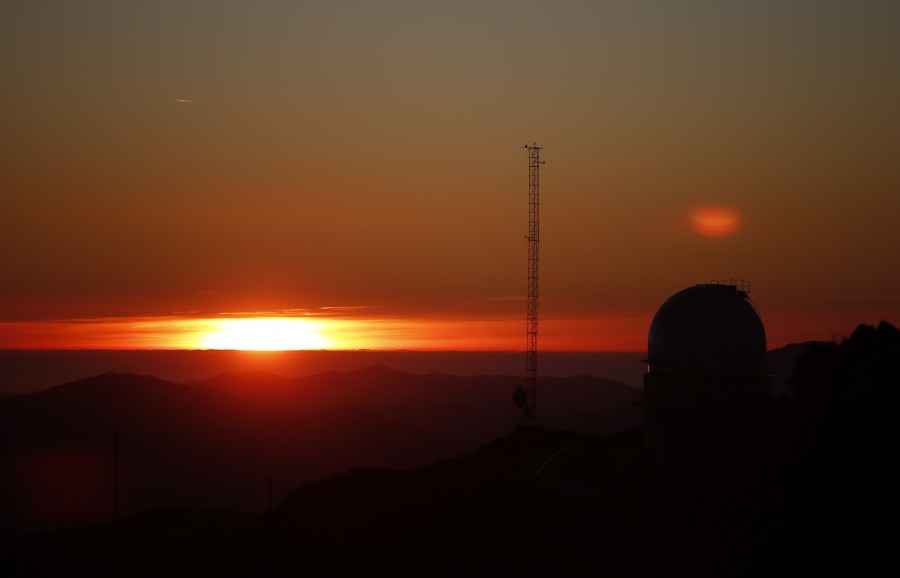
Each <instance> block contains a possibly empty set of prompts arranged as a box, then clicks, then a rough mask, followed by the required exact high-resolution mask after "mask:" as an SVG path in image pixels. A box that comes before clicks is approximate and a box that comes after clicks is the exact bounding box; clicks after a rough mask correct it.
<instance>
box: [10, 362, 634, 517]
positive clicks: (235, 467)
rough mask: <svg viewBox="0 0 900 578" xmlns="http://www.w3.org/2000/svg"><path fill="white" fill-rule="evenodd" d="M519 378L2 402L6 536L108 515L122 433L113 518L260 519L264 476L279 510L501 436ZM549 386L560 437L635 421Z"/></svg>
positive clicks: (215, 383)
mask: <svg viewBox="0 0 900 578" xmlns="http://www.w3.org/2000/svg"><path fill="white" fill-rule="evenodd" d="M518 382H519V380H518V378H515V377H508V376H507V377H496V376H469V377H458V376H447V375H441V374H433V375H413V374H406V373H403V372H399V371H395V370H392V369H390V368H387V367H383V366H381V367H379V366H376V367H371V368H366V369H361V370H357V371H351V372H328V373H324V374H320V375H316V376H309V377H306V378H293V379H292V378H283V377H280V376H277V375H274V374H267V373H262V372H253V373H247V374H223V375H220V376H218V377H217V378H213V379H211V380H207V381H205V382H200V383H192V384H177V383H173V382H169V381H165V380H162V379H159V378H156V377H153V376H148V375H132V374H122V373H106V374H102V375H99V376H95V377H92V378H86V379H81V380H77V381H73V382H70V383H66V384H63V385H59V386H57V387H53V388H50V389H47V390H43V391H39V392H35V393H31V394H23V395H16V396H10V397H6V398H0V461H2V463H3V466H4V470H5V471H7V472H9V473H10V475H9V476H6V477H5V478H4V479H3V480H2V481H0V510H2V511H3V512H4V513H5V514H4V516H3V520H4V522H3V523H2V524H0V526H5V527H0V530H3V531H11V530H15V529H22V528H29V527H31V528H41V527H54V526H55V525H61V526H65V525H66V524H71V523H89V522H91V521H96V520H104V519H109V517H110V516H111V515H112V512H113V508H114V498H113V495H114V489H115V484H114V475H115V470H114V464H115V450H114V448H115V439H116V435H117V434H118V438H119V447H120V471H119V476H120V481H119V490H120V498H119V511H120V512H121V513H127V512H134V511H137V510H143V509H147V508H150V507H154V506H157V505H174V506H182V507H206V508H229V509H250V510H255V511H260V510H262V509H264V508H265V507H266V504H267V499H268V498H267V484H268V480H269V477H270V476H271V478H272V479H273V484H274V490H273V499H274V500H277V499H278V498H279V497H280V495H281V494H282V493H283V492H284V491H287V490H288V489H290V488H293V487H296V486H297V485H299V484H301V483H303V482H309V481H315V480H318V479H321V478H323V477H326V476H330V475H333V474H336V473H339V472H342V471H345V470H347V469H348V468H351V467H356V466H370V467H390V468H408V467H413V466H421V465H424V464H426V463H429V462H433V461H435V460H439V459H442V458H446V457H448V456H451V455H454V454H457V453H459V452H465V451H470V450H472V449H474V448H477V447H478V446H479V445H481V444H483V443H485V442H487V441H489V440H490V439H492V438H493V437H496V436H497V434H498V432H499V435H504V434H506V433H508V432H509V431H512V429H514V427H515V424H516V419H517V411H516V409H515V407H514V405H513V402H512V400H511V394H512V391H513V388H514V387H515V385H516V384H517V383H518ZM545 385H546V387H545V389H546V395H545V396H544V399H543V402H544V405H543V406H542V407H544V408H545V410H546V412H547V416H548V421H551V422H552V423H554V424H559V425H560V427H568V428H569V429H579V428H581V427H582V426H583V427H585V428H587V429H591V428H593V429H595V430H596V429H598V428H599V429H601V430H603V429H606V430H615V429H617V428H622V427H630V426H631V425H634V424H635V423H639V413H638V411H637V408H635V407H634V406H633V405H632V404H631V397H632V396H631V394H632V392H633V388H631V387H629V386H625V385H623V384H618V383H616V382H611V381H609V380H602V379H599V378H592V377H576V378H559V379H548V380H547V382H546V384H545ZM604 416H607V417H604ZM616 420H618V421H616ZM598 424H599V425H598Z"/></svg>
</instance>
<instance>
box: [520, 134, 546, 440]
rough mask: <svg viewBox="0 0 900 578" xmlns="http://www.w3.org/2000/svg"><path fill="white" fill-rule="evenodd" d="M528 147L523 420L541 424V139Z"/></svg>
mask: <svg viewBox="0 0 900 578" xmlns="http://www.w3.org/2000/svg"><path fill="white" fill-rule="evenodd" d="M522 148H524V149H526V150H527V151H528V237H527V239H528V312H527V315H526V321H527V322H526V330H525V333H526V345H527V348H526V352H525V392H526V394H527V398H526V402H525V404H524V406H523V407H522V420H523V421H524V422H525V424H526V425H534V424H537V401H538V378H537V341H538V261H539V260H540V255H541V252H540V249H541V202H540V201H541V165H542V164H544V162H543V161H542V160H541V149H542V148H543V147H539V146H537V143H535V144H532V145H525V146H524V147H522Z"/></svg>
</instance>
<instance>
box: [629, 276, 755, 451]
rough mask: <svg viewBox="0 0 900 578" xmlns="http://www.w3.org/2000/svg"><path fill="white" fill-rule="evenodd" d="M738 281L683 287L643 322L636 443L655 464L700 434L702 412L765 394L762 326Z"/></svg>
mask: <svg viewBox="0 0 900 578" xmlns="http://www.w3.org/2000/svg"><path fill="white" fill-rule="evenodd" d="M748 289H749V284H748V283H747V282H745V281H733V280H729V281H721V282H712V283H708V284H702V285H695V286H693V287H689V288H687V289H684V290H682V291H679V292H678V293H676V294H674V295H672V296H671V297H669V299H667V300H666V302H665V303H663V304H662V306H661V307H660V308H659V311H657V312H656V315H655V316H654V318H653V322H652V323H651V324H650V335H649V339H648V355H647V372H646V373H645V374H644V396H643V405H644V412H645V414H644V446H645V450H646V451H647V453H648V454H649V458H650V460H651V461H652V462H653V463H655V464H662V463H666V462H668V461H671V459H672V458H673V457H674V456H675V455H676V454H677V452H678V450H679V449H680V448H681V447H683V445H684V444H685V443H686V442H687V441H688V438H690V437H692V436H696V435H700V434H702V428H701V426H700V423H701V422H702V417H703V414H704V413H708V412H710V411H713V410H716V409H719V410H721V409H723V408H726V407H733V406H735V405H739V404H748V403H750V404H752V403H758V402H761V401H764V400H766V399H768V398H769V396H770V390H771V382H772V376H771V375H769V373H768V371H767V369H766V331H765V328H763V323H762V320H761V319H760V317H759V313H758V312H757V311H756V307H754V305H753V303H752V302H751V301H750V298H749V295H748V293H749V291H748Z"/></svg>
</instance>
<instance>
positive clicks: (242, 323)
mask: <svg viewBox="0 0 900 578" xmlns="http://www.w3.org/2000/svg"><path fill="white" fill-rule="evenodd" d="M216 326H217V329H214V330H211V331H209V332H208V333H206V335H205V336H204V337H203V339H202V342H201V347H203V348H204V349H242V350H255V351H290V350H297V349H325V348H327V347H330V346H331V345H333V344H332V342H331V341H329V340H328V339H326V338H324V337H322V336H321V335H319V329H320V324H319V323H316V322H314V321H309V320H306V319H291V318H285V317H266V318H253V319H223V320H221V321H217V322H216Z"/></svg>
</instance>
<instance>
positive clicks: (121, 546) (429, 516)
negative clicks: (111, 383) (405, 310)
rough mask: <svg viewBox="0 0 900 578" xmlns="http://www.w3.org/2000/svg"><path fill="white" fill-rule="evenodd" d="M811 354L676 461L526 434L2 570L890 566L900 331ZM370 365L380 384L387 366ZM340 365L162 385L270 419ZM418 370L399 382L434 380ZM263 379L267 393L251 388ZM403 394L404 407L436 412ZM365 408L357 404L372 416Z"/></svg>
mask: <svg viewBox="0 0 900 578" xmlns="http://www.w3.org/2000/svg"><path fill="white" fill-rule="evenodd" d="M803 349H804V353H802V355H801V356H800V359H799V361H798V363H797V365H796V369H794V370H792V371H791V373H790V376H791V377H790V379H789V381H790V384H791V386H792V388H793V391H794V393H795V395H793V396H782V397H779V398H778V399H776V400H773V402H772V403H770V404H768V405H763V406H759V405H756V406H753V407H746V408H737V407H735V408H731V409H728V410H722V412H721V413H720V414H719V415H716V416H710V417H709V421H708V423H706V424H705V427H706V428H708V431H709V433H710V434H712V435H708V436H704V437H703V438H702V439H700V438H698V439H697V440H696V441H695V442H693V443H688V444H686V446H685V447H684V450H683V452H682V453H681V454H680V455H679V456H678V457H677V459H675V460H674V461H673V462H672V463H670V464H667V465H665V466H661V467H656V468H653V467H640V464H637V465H638V467H635V462H634V460H632V459H631V458H632V457H634V456H635V455H636V454H638V455H639V454H640V450H641V432H640V429H638V428H635V429H628V430H623V431H620V432H618V433H615V434H611V435H605V436H598V435H589V434H585V433H574V432H567V431H548V430H546V429H522V430H519V431H517V432H515V433H508V434H506V435H504V436H502V437H498V438H497V439H494V440H493V441H490V442H489V443H486V444H484V445H482V446H481V447H480V448H478V449H477V450H475V451H472V452H470V453H466V454H464V455H458V456H455V457H450V458H447V459H444V460H439V461H436V462H435V463H433V464H431V465H425V466H422V467H416V468H410V469H398V468H393V467H355V468H351V469H348V470H345V471H343V473H340V474H337V475H329V476H327V477H325V478H322V479H319V480H318V481H307V482H306V483H303V484H300V485H298V486H297V487H296V488H295V489H293V491H291V492H289V493H287V494H286V495H284V496H283V499H281V500H280V501H279V503H278V504H277V506H276V507H275V509H274V510H273V511H271V512H268V513H265V514H258V513H247V512H244V513H241V512H236V511H222V510H215V509H203V508H201V509H199V510H197V509H196V508H191V509H172V508H165V509H153V510H145V511H142V512H140V513H137V514H134V515H131V516H128V517H126V518H124V519H121V520H119V521H117V522H115V523H105V524H103V525H101V526H99V527H96V528H93V529H82V530H70V531H67V532H57V533H52V534H47V535H31V536H27V535H25V536H23V535H20V536H16V537H12V538H10V539H9V540H7V541H5V544H4V547H3V548H2V549H0V550H4V549H5V551H4V552H3V553H2V554H0V556H2V559H0V563H2V564H3V567H4V568H5V569H7V570H8V571H9V572H10V575H29V574H35V573H37V574H48V575H50V574H58V573H61V572H63V571H65V572H70V573H90V574H117V573H118V574H123V575H146V576H158V575H160V574H172V573H183V574H192V575H198V574H199V575H257V576H287V575H312V576H344V575H358V574H363V573H365V574H379V575H381V574H390V575H393V576H422V575H428V576H460V575H465V576H510V575H526V576H554V577H557V576H587V575H604V576H625V577H627V576H659V575H670V574H678V575H682V574H685V575H692V576H717V577H720V576H800V575H813V574H824V573H826V571H827V572H831V573H839V574H845V575H879V574H887V575H890V574H893V573H894V572H893V571H891V570H890V568H892V567H894V566H895V565H896V562H895V560H894V545H895V541H896V531H895V530H894V528H893V526H892V524H893V521H894V520H895V519H896V517H897V515H898V514H900V500H898V492H897V488H898V487H900V484H898V480H900V476H898V466H897V465H896V459H895V458H894V456H895V454H896V449H897V446H898V445H900V426H898V424H900V422H898V420H896V419H895V417H896V416H895V415H894V414H895V413H896V408H897V406H898V405H897V403H898V401H900V400H898V399H897V398H898V395H900V389H898V386H900V373H898V372H900V365H898V363H897V361H898V360H900V332H898V331H897V330H896V329H895V328H893V327H892V326H890V325H889V324H886V323H883V324H882V325H880V326H878V327H877V328H876V327H870V326H861V327H860V328H859V329H858V330H857V331H856V332H854V334H853V335H852V336H851V337H850V338H848V339H847V340H845V341H843V342H842V343H830V344H811V345H808V346H804V348H803ZM368 371H369V372H370V377H371V378H372V379H373V380H375V381H377V378H378V376H379V375H381V376H390V375H391V372H390V371H389V370H386V369H384V368H373V369H371V370H368ZM363 373H365V372H363ZM104 377H105V378H106V379H109V380H113V379H114V378H113V377H108V376H104ZM331 377H332V378H336V379H337V381H332V383H338V382H340V380H347V381H346V382H345V383H346V385H345V386H344V387H345V389H344V393H343V394H341V395H338V394H337V393H334V392H329V393H328V395H333V396H335V397H334V398H333V399H332V401H331V402H328V403H325V401H323V399H324V398H320V397H318V392H319V390H317V389H316V390H313V391H311V392H307V393H306V394H303V393H298V392H297V391H296V388H297V387H299V385H298V383H297V382H295V381H294V380H285V379H283V378H278V377H277V376H271V375H255V376H247V375H244V376H224V377H220V378H217V379H216V380H212V381H213V382H214V383H206V384H205V385H202V386H201V385H192V386H178V385H175V384H168V385H166V386H165V387H169V388H171V387H175V388H182V389H183V390H186V391H187V392H189V393H188V394H187V395H190V396H211V397H212V398H214V399H219V400H226V401H223V403H225V405H226V407H229V408H235V407H236V408H237V409H235V410H234V411H237V412H238V413H239V414H243V413H242V412H245V413H246V415H261V416H268V417H269V418H270V419H271V418H272V416H274V415H276V413H275V412H274V410H271V409H266V408H267V407H270V408H272V407H276V406H281V407H283V408H285V407H287V408H289V409H290V408H300V407H305V408H306V409H307V410H308V411H309V413H308V415H309V416H315V415H321V414H320V413H317V412H318V411H319V410H321V409H322V408H323V407H325V405H329V404H330V403H337V401H338V400H343V399H344V398H343V397H342V395H347V396H349V397H353V398H354V399H358V398H357V397H355V396H358V395H360V394H361V391H359V390H356V389H355V388H356V386H355V385H353V384H355V383H357V380H354V379H352V378H351V375H350V374H340V375H338V376H337V377H336V376H331ZM407 377H408V378H409V380H410V383H406V384H403V385H402V387H401V389H402V388H405V387H409V388H413V389H414V388H415V387H416V386H415V385H413V384H414V383H415V381H416V379H419V378H420V377H422V376H413V377H409V376H407ZM395 378H396V380H400V381H402V379H405V378H404V377H403V376H395ZM133 379H136V380H139V379H149V378H133ZM323 379H325V378H323ZM385 379H386V380H387V381H393V380H392V378H390V377H385ZM423 379H424V378H423ZM448 379H449V381H448V383H452V382H453V379H452V378H448ZM266 380H268V381H269V383H268V386H267V389H266V388H264V387H263V386H262V385H259V387H258V389H255V390H253V391H254V393H253V394H251V393H246V392H245V393H243V394H242V393H241V392H240V391H239V390H240V388H241V387H247V385H246V384H250V385H252V384H253V383H256V384H262V383H263V382H265V381H266ZM88 383H89V382H88ZM360 383H361V381H360ZM242 384H245V385H242ZM81 385H83V384H81ZM213 385H214V386H215V387H213ZM71 386H79V384H70V386H66V387H71ZM335 387H336V388H338V389H341V386H335ZM360 387H362V388H363V389H364V387H363V386H360ZM398 387H400V386H398ZM89 389H90V388H89ZM300 389H301V390H302V387H300ZM451 389H452V388H451ZM194 390H196V391H194ZM226 390H228V391H232V393H230V394H228V395H226V394H225V393H223V391H226ZM47 393H48V394H49V393H50V392H47ZM504 393H505V395H504V397H505V398H506V401H507V403H508V397H509V395H508V394H509V390H508V389H507V390H506V391H505V392H504ZM314 394H316V395H314ZM322 395H325V394H322ZM10 401H12V400H7V401H5V402H3V404H2V405H0V407H4V406H6V404H8V403H9V402H10ZM87 403H91V401H88V402H87ZM410 403H411V405H410V408H409V409H408V410H407V411H414V412H415V411H423V412H425V409H424V408H426V407H427V404H426V405H417V404H415V403H412V402H410ZM548 403H549V401H548ZM376 405H377V404H376ZM373 407H374V406H372V407H370V406H366V405H364V404H357V408H361V409H358V411H364V412H371V413H369V415H375V412H374V410H373ZM223 411H224V410H223ZM229 411H231V410H229ZM290 411H298V412H299V409H290ZM598 411H601V412H602V410H598ZM226 414H227V415H229V416H230V415H232V414H230V413H228V412H224V413H223V415H226ZM8 416H9V414H3V416H2V417H3V418H4V419H5V418H6V417H8ZM301 417H302V414H301V413H297V414H295V416H293V419H295V420H300V419H301ZM384 419H385V420H386V421H387V423H388V424H391V423H396V422H394V421H393V420H392V419H390V418H384ZM273 422H277V420H273ZM253 423H255V422H253ZM410 424H412V422H408V423H407V424H406V427H409V428H412V429H414V425H410ZM259 427H263V426H259ZM273 427H275V426H274V425H273ZM419 431H421V430H419ZM123 440H124V436H123ZM358 465H363V464H358ZM368 465H369V466H371V465H372V463H371V462H369V464H368ZM48 552H53V553H54V556H47V555H46V554H47V553H48Z"/></svg>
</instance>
